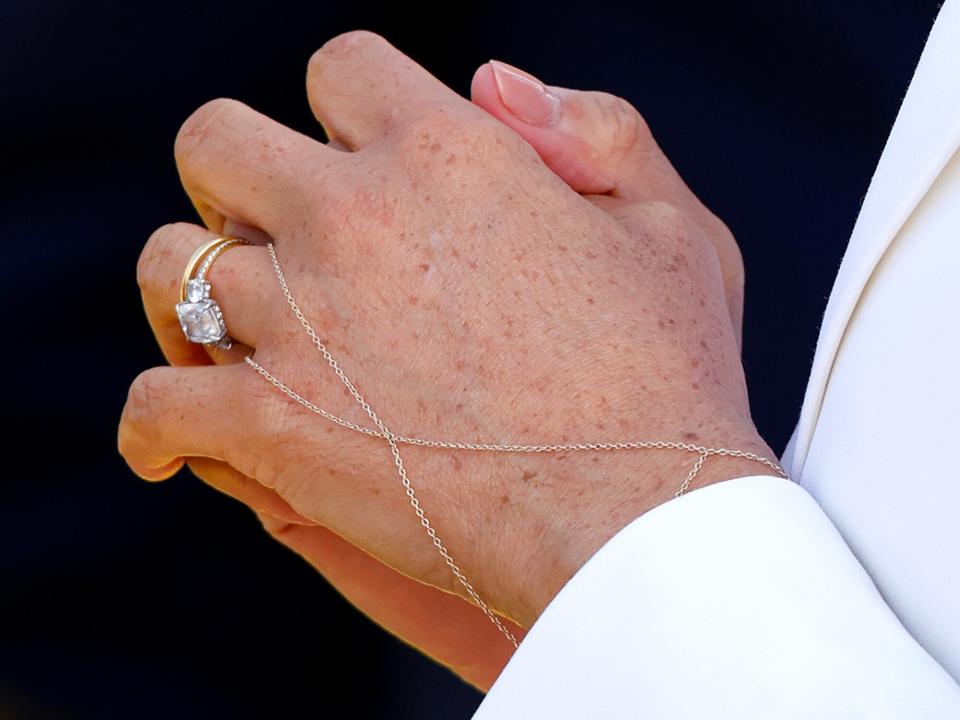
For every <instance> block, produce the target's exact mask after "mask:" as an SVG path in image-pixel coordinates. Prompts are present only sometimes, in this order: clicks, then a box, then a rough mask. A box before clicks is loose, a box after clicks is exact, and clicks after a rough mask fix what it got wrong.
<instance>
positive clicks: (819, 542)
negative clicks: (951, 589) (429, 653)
mask: <svg viewBox="0 0 960 720" xmlns="http://www.w3.org/2000/svg"><path fill="white" fill-rule="evenodd" d="M474 717H475V718H476V719H479V720H493V719H495V718H496V719H499V718H524V719H525V720H531V719H534V718H550V720H561V719H563V718H571V719H572V718H577V719H578V720H582V719H583V718H603V719H604V720H611V719H615V718H631V719H634V718H643V719H645V720H652V719H654V718H701V717H709V718H712V719H714V720H716V719H718V718H729V719H730V720H733V719H734V718H736V720H745V719H750V718H764V719H765V720H769V719H770V718H804V720H808V719H809V718H811V717H816V718H820V719H823V718H828V719H830V718H844V719H846V718H861V717H862V718H867V717H869V718H897V719H900V718H903V719H904V720H906V719H907V718H910V720H917V719H919V718H937V719H940V718H944V719H945V718H960V688H958V686H957V685H956V683H954V681H953V680H952V679H951V678H950V676H949V675H947V674H946V672H944V671H943V669H942V668H941V667H940V666H939V665H937V664H936V663H935V662H934V661H933V660H932V659H931V658H930V657H929V656H928V655H927V654H926V653H925V652H924V651H923V649H922V648H921V647H920V646H919V645H918V644H917V643H916V642H915V641H914V640H913V638H912V637H911V636H910V635H909V634H908V633H907V632H906V630H904V628H903V626H902V625H901V624H900V622H899V621H898V620H897V618H896V616H894V614H893V613H892V612H891V611H890V609H889V608H888V607H887V606H886V604H885V603H884V602H883V599H882V598H881V597H880V595H879V593H878V592H877V591H876V588H875V587H874V585H873V583H872V582H871V580H870V578H869V576H868V575H867V574H866V572H865V571H864V570H863V568H862V567H861V566H860V564H859V563H858V562H857V560H856V558H855V557H854V556H853V554H852V553H851V552H850V550H849V549H848V547H847V546H846V544H845V543H844V541H843V539H842V538H841V537H840V535H839V533H838V532H837V530H836V529H835V528H834V527H833V525H832V524H831V523H830V521H829V519H828V518H827V517H826V515H824V513H823V511H822V510H821V509H820V507H819V506H818V505H817V503H816V501H814V500H813V498H812V497H811V496H810V495H809V494H808V493H807V492H806V491H805V490H803V489H802V488H800V487H799V486H797V485H795V484H794V483H793V482H790V481H787V480H783V479H780V478H775V477H768V476H753V477H745V478H738V479H736V480H728V481H725V482H721V483H717V484H714V485H711V486H708V487H706V488H703V489H700V490H696V491H694V492H691V493H689V494H688V495H685V496H683V497H680V498H678V499H675V500H671V501H670V502H667V503H665V504H663V505H661V506H659V507H657V508H654V509H653V510H651V511H649V512H647V513H646V514H644V515H643V516H641V517H639V518H637V519H636V520H634V521H633V522H632V523H630V524H629V525H627V526H626V527H625V528H623V529H622V530H621V531H620V532H619V533H617V534H616V535H615V536H614V537H613V538H611V539H610V540H609V541H608V542H607V543H606V544H605V545H604V546H603V547H602V548H601V549H600V550H599V551H598V552H597V553H596V554H595V555H594V556H593V557H592V558H591V559H590V560H589V561H588V562H587V563H586V564H585V565H584V566H583V567H582V568H581V569H580V570H579V571H578V572H577V573H576V574H575V575H574V577H573V578H571V580H570V581H569V582H568V583H567V584H566V585H565V586H564V587H563V589H562V590H561V591H560V593H558V595H557V596H556V597H555V598H554V599H553V601H552V602H551V603H550V604H549V606H548V607H547V608H546V610H545V611H544V613H543V614H542V615H541V616H540V618H539V619H538V621H537V622H536V624H535V625H534V626H533V628H531V630H530V633H529V634H528V635H527V637H526V639H525V640H524V641H523V643H522V644H521V646H520V648H519V649H518V650H517V652H516V653H515V655H514V656H513V658H512V659H511V661H510V662H509V664H508V665H507V667H506V668H505V669H504V671H503V673H502V674H501V676H500V677H499V679H498V680H497V682H496V683H495V684H494V686H493V688H491V690H490V692H489V693H488V695H487V697H486V698H485V699H484V701H483V703H482V704H481V706H480V708H479V710H478V711H477V713H476V715H475V716H474Z"/></svg>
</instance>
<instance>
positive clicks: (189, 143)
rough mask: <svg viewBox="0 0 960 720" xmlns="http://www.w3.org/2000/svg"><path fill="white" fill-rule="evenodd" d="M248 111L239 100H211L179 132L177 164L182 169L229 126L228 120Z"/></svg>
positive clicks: (194, 113) (175, 152)
mask: <svg viewBox="0 0 960 720" xmlns="http://www.w3.org/2000/svg"><path fill="white" fill-rule="evenodd" d="M248 110H249V108H248V107H247V106H246V105H244V104H243V103H242V102H240V101H239V100H232V99H229V98H216V99H214V100H210V101H208V102H206V103H204V104H203V105H201V106H200V107H199V108H197V109H196V110H194V111H193V112H192V113H191V114H190V116H189V117H188V118H187V119H186V120H184V122H183V124H182V125H181V126H180V130H179V132H177V138H176V141H175V142H174V146H173V152H174V156H175V157H176V160H177V163H178V164H179V165H180V166H181V167H182V166H183V165H184V164H185V163H186V162H188V161H189V159H190V157H191V156H192V155H193V153H194V151H195V150H196V148H198V147H199V146H200V145H202V144H203V142H204V141H205V140H207V139H209V138H210V137H211V136H212V135H213V134H215V133H216V132H218V130H219V129H220V128H222V127H223V126H224V125H225V124H227V121H228V118H230V117H232V116H236V115H238V114H241V113H244V112H247V111H248Z"/></svg>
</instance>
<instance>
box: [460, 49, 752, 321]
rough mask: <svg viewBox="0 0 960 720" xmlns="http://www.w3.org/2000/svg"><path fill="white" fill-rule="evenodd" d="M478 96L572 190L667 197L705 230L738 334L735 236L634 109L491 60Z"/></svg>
mask: <svg viewBox="0 0 960 720" xmlns="http://www.w3.org/2000/svg"><path fill="white" fill-rule="evenodd" d="M471 96H472V99H473V102H474V103H476V104H477V105H479V106H480V107H482V108H483V109H484V110H486V111H488V112H489V113H491V114H492V115H494V116H495V117H496V118H498V119H499V120H500V121H501V122H503V123H505V124H506V125H508V126H509V127H511V128H512V129H513V130H515V131H516V132H517V133H519V134H520V135H521V136H522V137H523V138H524V139H525V140H526V141H527V142H529V143H530V144H531V145H532V146H533V147H534V149H536V151H537V152H538V153H539V155H540V157H541V158H542V159H543V161H544V162H545V163H546V164H547V165H548V166H549V167H550V168H551V169H552V170H553V171H554V172H555V173H556V174H557V175H559V176H560V177H561V178H562V179H563V180H564V181H565V182H567V184H569V185H570V186H571V187H572V188H573V189H574V190H576V191H577V192H580V193H583V194H603V195H609V196H612V197H615V198H621V199H624V200H628V201H632V202H646V201H656V200H661V201H666V202H669V203H671V204H673V205H675V206H677V207H678V209H680V210H681V211H683V212H684V213H686V214H687V215H688V216H689V217H690V218H691V219H692V220H693V221H694V222H696V223H697V224H698V225H699V226H700V227H701V228H702V229H703V230H704V231H705V232H706V233H707V235H708V237H709V238H710V240H711V242H712V243H713V245H714V248H715V249H716V251H717V255H718V256H719V258H720V266H721V272H722V273H723V279H724V287H725V290H726V294H727V304H728V306H729V308H730V314H731V320H732V321H733V324H734V328H735V329H736V331H737V334H738V336H739V332H740V327H741V319H742V306H743V263H742V260H741V256H740V249H739V247H738V246H737V243H736V241H735V240H734V238H733V235H732V234H731V233H730V231H729V230H728V229H727V227H726V225H724V224H723V223H722V222H721V221H720V220H719V219H718V218H717V217H716V216H715V215H714V214H713V213H711V212H710V211H709V210H708V209H707V208H706V207H705V206H704V205H703V204H702V203H701V202H700V200H699V199H698V198H697V197H696V195H694V194H693V192H692V191H691V190H690V189H689V188H688V187H687V185H686V183H684V181H683V179H682V178H681V177H680V175H679V174H678V173H677V171H676V170H675V169H674V167H673V165H672V164H671V163H670V161H669V160H668V159H667V157H666V155H665V154H664V153H663V151H662V150H661V149H660V147H659V146H658V145H657V143H656V141H655V140H654V138H653V135H652V134H651V133H650V130H649V128H648V127H647V124H646V122H644V120H643V117H642V116H641V115H640V113H639V112H637V110H636V109H635V108H634V107H633V106H632V105H630V103H628V102H627V101H625V100H623V99H622V98H619V97H616V96H615V95H611V94H609V93H603V92H585V91H579V90H569V89H566V88H561V87H556V86H552V85H551V86H547V85H544V84H543V83H541V82H540V81H539V80H537V79H536V78H535V77H533V76H532V75H530V74H528V73H526V72H523V71H522V70H519V69H517V68H515V67H512V66H510V65H507V64H506V63H501V62H498V61H496V60H492V61H490V62H489V63H486V64H484V65H482V66H480V68H479V69H478V70H477V72H476V74H475V75H474V78H473V82H472V86H471Z"/></svg>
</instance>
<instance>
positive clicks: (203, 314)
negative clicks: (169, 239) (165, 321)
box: [176, 236, 247, 350]
mask: <svg viewBox="0 0 960 720" xmlns="http://www.w3.org/2000/svg"><path fill="white" fill-rule="evenodd" d="M246 244H247V241H246V240H244V239H242V238H238V237H231V236H226V237H219V238H214V239H213V240H211V241H209V242H207V243H204V244H203V245H201V246H200V247H199V248H197V250H196V252H194V253H193V255H192V256H191V257H190V261H189V262H188V263H187V267H186V269H185V270H184V272H183V278H182V279H181V281H180V302H178V303H177V305H176V311H177V317H178V318H179V319H180V328H181V329H182V330H183V334H184V336H185V337H186V338H187V340H189V341H190V342H192V343H197V344H198V345H213V346H214V347H218V348H223V349H224V350H229V349H230V348H231V347H232V346H233V341H232V340H231V339H230V337H229V336H228V335H227V325H226V323H225V322H224V320H223V313H222V312H221V311H220V305H218V304H217V301H216V300H214V299H213V298H212V297H210V283H208V282H207V279H206V278H207V273H208V272H210V268H211V266H212V265H213V261H214V260H216V259H217V257H218V256H219V255H220V253H222V252H223V251H224V250H226V249H227V248H229V247H233V246H234V245H246ZM198 266H199V269H198ZM194 271H196V274H195V275H194Z"/></svg>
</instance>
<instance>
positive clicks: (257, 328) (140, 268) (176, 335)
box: [137, 223, 276, 365]
mask: <svg viewBox="0 0 960 720" xmlns="http://www.w3.org/2000/svg"><path fill="white" fill-rule="evenodd" d="M215 237H216V235H214V234H213V233H211V232H210V231H208V230H205V229H204V228H202V227H200V226H198V225H191V224H189V223H174V224H172V225H164V226H163V227H161V228H159V229H158V230H156V231H155V232H154V233H153V234H152V235H151V236H150V238H149V239H148V240H147V243H146V245H145V246H144V249H143V252H142V253H141V255H140V260H139V261H138V263H137V282H138V284H139V285H140V292H141V295H142V297H143V305H144V309H145V310H146V313H147V319H148V320H149V322H150V327H151V328H152V329H153V332H154V335H156V337H157V341H158V342H159V343H160V348H161V349H162V350H163V354H164V357H166V358H167V361H168V362H169V363H170V364H171V365H201V364H209V362H210V360H209V359H208V356H207V351H206V349H205V346H203V345H198V344H197V343H193V342H190V341H189V340H187V339H186V337H185V336H184V334H183V330H182V329H181V327H180V320H179V318H178V317H177V312H176V305H177V303H178V302H179V300H180V282H181V279H182V277H183V271H184V269H185V268H186V267H187V263H188V262H189V261H190V257H191V256H192V255H193V253H194V252H195V251H196V250H197V248H199V247H200V246H201V245H203V244H204V243H206V242H209V241H210V240H212V239H213V238H215ZM272 279H273V269H272V266H271V264H270V258H269V256H268V255H267V251H266V249H265V248H263V247H260V246H256V245H233V246H231V247H228V248H226V249H225V250H224V251H223V252H221V253H220V254H219V255H218V256H217V258H216V260H215V261H214V262H213V264H212V265H211V266H210V269H209V271H208V273H207V280H209V282H210V286H211V290H210V295H211V297H212V298H213V299H214V300H216V301H217V304H218V305H219V306H220V309H221V311H222V312H223V318H224V322H225V323H226V326H227V332H228V333H229V335H230V337H231V338H234V339H236V340H237V341H238V342H239V343H242V344H243V347H238V348H237V349H231V350H229V351H223V350H216V351H214V352H213V354H212V355H211V356H212V357H213V358H214V361H216V362H236V361H239V360H240V359H242V357H243V356H245V355H249V354H250V348H253V347H256V344H257V338H258V337H259V335H260V333H261V328H263V327H264V326H265V324H266V323H267V322H268V319H267V314H268V310H267V309H268V308H269V307H270V303H271V302H272V301H273V300H274V299H275V297H276V296H275V290H276V288H274V287H273V283H272Z"/></svg>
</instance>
